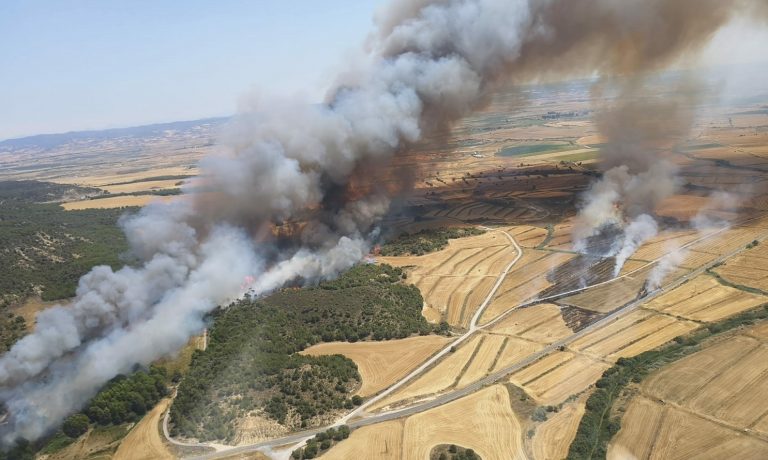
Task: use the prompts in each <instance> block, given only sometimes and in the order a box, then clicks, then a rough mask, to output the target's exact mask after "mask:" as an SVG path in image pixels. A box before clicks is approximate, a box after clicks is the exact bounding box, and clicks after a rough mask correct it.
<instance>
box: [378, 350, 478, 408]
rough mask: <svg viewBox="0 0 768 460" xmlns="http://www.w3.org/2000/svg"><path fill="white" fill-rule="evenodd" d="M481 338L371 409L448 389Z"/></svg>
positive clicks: (452, 354)
mask: <svg viewBox="0 0 768 460" xmlns="http://www.w3.org/2000/svg"><path fill="white" fill-rule="evenodd" d="M481 340H482V337H481V336H475V337H473V338H472V339H470V340H469V341H468V342H467V343H464V344H463V345H462V346H460V347H459V348H458V349H457V350H456V351H455V352H453V353H451V354H450V355H449V356H448V357H447V358H444V359H443V360H441V361H439V362H438V363H437V364H436V365H435V366H434V367H433V368H431V369H430V370H428V371H427V372H425V373H424V374H422V375H421V377H418V378H417V379H416V380H414V381H413V382H411V383H409V384H407V385H405V386H404V387H402V388H400V389H398V390H397V391H395V392H394V393H393V394H391V395H390V396H388V397H386V398H384V399H382V400H381V401H379V402H378V403H376V404H375V405H374V406H373V407H371V411H372V412H375V411H377V410H379V409H384V408H387V407H388V406H390V405H392V404H395V403H398V402H402V401H407V400H411V399H421V398H423V397H427V396H429V395H434V394H436V393H439V392H441V391H443V390H445V389H447V388H448V387H450V386H451V385H453V384H454V382H455V381H456V379H457V378H459V377H460V376H461V371H462V369H464V368H465V366H466V365H467V362H468V361H469V359H470V357H471V356H472V354H473V353H474V352H475V349H476V348H477V347H478V345H480V342H481Z"/></svg>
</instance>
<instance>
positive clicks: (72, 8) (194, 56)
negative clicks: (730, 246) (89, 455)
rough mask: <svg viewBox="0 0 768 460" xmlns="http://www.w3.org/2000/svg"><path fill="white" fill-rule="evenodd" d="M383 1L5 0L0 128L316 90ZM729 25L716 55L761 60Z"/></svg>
mask: <svg viewBox="0 0 768 460" xmlns="http://www.w3.org/2000/svg"><path fill="white" fill-rule="evenodd" d="M385 1H386V0H250V1H249V0H240V1H237V0H173V1H172V0H154V1H151V0H130V1H129V0H0V139H3V138H8V137H16V136H22V135H29V134H38V133H44V132H62V131H68V130H81V129H98V128H106V127H118V126H130V125H137V124H145V123H152V122H161V121H175V120H187V119H194V118H202V117H207V116H216V115H229V114H232V113H233V112H234V111H235V109H236V106H237V101H238V98H240V97H241V96H242V95H243V94H245V93H247V92H248V91H251V90H256V91H263V92H277V93H288V94H290V93H294V92H297V91H302V92H304V93H306V94H308V95H309V96H310V97H313V98H316V99H318V100H319V98H320V96H321V95H322V93H323V89H324V88H325V86H326V85H327V83H328V82H329V80H331V78H332V76H333V72H334V71H335V69H338V68H339V66H340V65H343V62H344V56H345V55H346V54H347V53H349V52H351V51H353V50H358V49H359V48H360V46H361V44H362V42H363V41H364V39H365V37H366V35H367V33H368V32H369V31H370V30H371V27H372V16H373V14H374V12H375V11H376V9H377V8H378V7H379V6H380V5H381V4H383V3H385ZM766 49H768V33H766V32H761V33H755V32H754V31H750V30H749V28H748V27H745V26H743V25H740V26H737V27H732V28H730V29H729V30H728V31H726V32H724V33H723V34H721V37H720V38H718V40H716V44H715V45H714V46H713V47H712V49H711V50H709V51H708V52H707V53H706V56H707V59H708V60H709V61H711V62H719V61H724V62H731V61H736V62H747V61H750V60H760V59H762V60H765V59H768V56H766Z"/></svg>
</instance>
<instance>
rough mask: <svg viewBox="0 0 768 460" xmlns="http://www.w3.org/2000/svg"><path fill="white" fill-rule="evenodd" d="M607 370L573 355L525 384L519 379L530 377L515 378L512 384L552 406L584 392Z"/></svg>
mask: <svg viewBox="0 0 768 460" xmlns="http://www.w3.org/2000/svg"><path fill="white" fill-rule="evenodd" d="M531 367H533V366H531ZM608 367H610V366H609V365H608V364H605V363H602V362H598V361H595V360H593V359H590V358H587V357H584V356H578V355H576V356H574V357H573V358H572V359H569V360H567V361H565V362H562V363H558V364H557V365H555V366H552V367H550V368H548V369H545V370H542V372H541V373H540V374H539V375H536V376H535V377H532V378H529V379H527V380H526V378H525V377H523V378H521V377H522V376H523V375H530V374H523V373H520V374H514V375H513V376H512V379H511V381H512V382H513V383H516V384H518V385H519V386H521V387H524V388H525V389H526V391H527V392H528V394H530V395H531V396H533V398H534V399H536V401H538V402H539V403H540V404H546V405H550V404H552V405H554V404H559V403H561V402H563V401H565V400H566V399H567V398H568V397H569V396H571V395H574V394H576V393H580V392H582V391H584V390H585V389H587V387H589V386H590V385H592V384H593V383H594V382H595V381H596V380H597V379H599V378H600V376H601V375H602V374H603V372H604V371H605V370H606V369H607V368H608ZM523 372H524V371H523Z"/></svg>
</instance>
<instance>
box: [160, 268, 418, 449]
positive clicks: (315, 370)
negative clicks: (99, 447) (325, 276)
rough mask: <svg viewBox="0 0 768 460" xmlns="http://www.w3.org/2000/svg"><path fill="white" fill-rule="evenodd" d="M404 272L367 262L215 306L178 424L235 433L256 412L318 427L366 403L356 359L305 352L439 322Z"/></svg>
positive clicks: (182, 430)
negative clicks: (310, 283)
mask: <svg viewBox="0 0 768 460" xmlns="http://www.w3.org/2000/svg"><path fill="white" fill-rule="evenodd" d="M403 277H404V274H403V272H402V270H400V269H398V268H394V267H390V266H387V265H365V264H364V265H359V266H356V267H354V268H352V269H350V270H349V271H347V272H346V273H344V274H343V275H341V276H340V277H339V278H338V279H336V280H334V281H328V282H324V283H321V284H320V285H318V286H315V287H309V288H303V289H296V288H289V289H284V290H282V291H280V292H277V293H275V294H273V295H271V296H269V297H267V298H264V299H259V300H255V299H250V298H246V299H243V300H241V301H238V302H235V303H233V304H232V305H230V306H228V307H227V308H223V309H219V310H217V311H215V312H214V313H213V315H212V317H213V320H214V325H213V327H212V328H211V330H210V333H209V344H208V348H207V350H206V351H205V352H196V353H195V354H194V355H193V358H192V364H191V366H190V369H189V372H188V374H187V375H186V376H185V377H184V379H183V380H182V381H181V384H180V386H179V390H178V394H177V397H176V399H175V401H174V403H173V406H172V408H171V419H172V421H173V430H174V433H176V434H180V435H184V436H192V437H196V438H198V439H205V440H214V439H223V440H229V439H231V438H232V437H233V436H234V434H235V426H234V422H235V421H236V419H237V418H238V417H240V416H243V415H246V414H249V413H255V414H259V415H265V416H268V417H270V418H272V419H274V420H276V421H278V422H280V423H282V424H284V425H285V426H287V427H289V428H291V429H301V428H309V427H312V426H317V425H319V424H321V423H323V422H324V420H325V419H326V418H327V416H328V414H331V413H333V412H334V411H338V410H341V409H351V408H353V407H354V406H355V405H356V404H360V403H361V402H362V400H361V399H360V398H354V399H353V398H350V392H351V391H352V389H353V388H355V387H356V386H357V385H358V384H359V382H360V376H359V374H358V372H357V367H356V366H355V364H354V362H352V361H351V360H349V359H347V358H345V357H343V356H340V355H335V356H322V357H312V356H303V355H299V354H297V352H298V351H301V350H303V349H304V348H306V347H308V346H310V345H313V344H316V343H318V342H321V341H333V340H346V341H357V340H365V339H376V340H380V339H389V338H399V337H407V336H409V335H412V334H415V333H420V334H427V333H430V332H432V331H433V328H432V326H430V325H429V324H428V323H427V322H426V321H425V320H424V318H423V317H422V316H421V308H422V303H423V299H422V297H421V294H420V293H419V290H418V289H417V288H415V287H413V286H407V285H405V284H403V283H401V282H400V281H401V280H402V278H403ZM324 417H325V418H324Z"/></svg>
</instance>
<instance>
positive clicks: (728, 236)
mask: <svg viewBox="0 0 768 460" xmlns="http://www.w3.org/2000/svg"><path fill="white" fill-rule="evenodd" d="M761 233H762V232H761V230H760V229H756V228H752V227H744V226H735V227H732V228H730V229H728V230H725V231H722V232H720V233H719V234H717V235H715V236H712V237H711V238H708V239H706V240H704V241H700V242H698V243H695V244H693V245H691V247H690V248H691V249H694V250H696V251H699V252H707V253H709V254H717V255H719V256H722V255H725V254H728V253H730V252H733V251H735V250H737V249H739V248H743V247H744V246H746V245H747V244H748V243H750V242H752V241H753V240H754V239H755V238H757V237H758V236H759V235H760V234H761Z"/></svg>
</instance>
